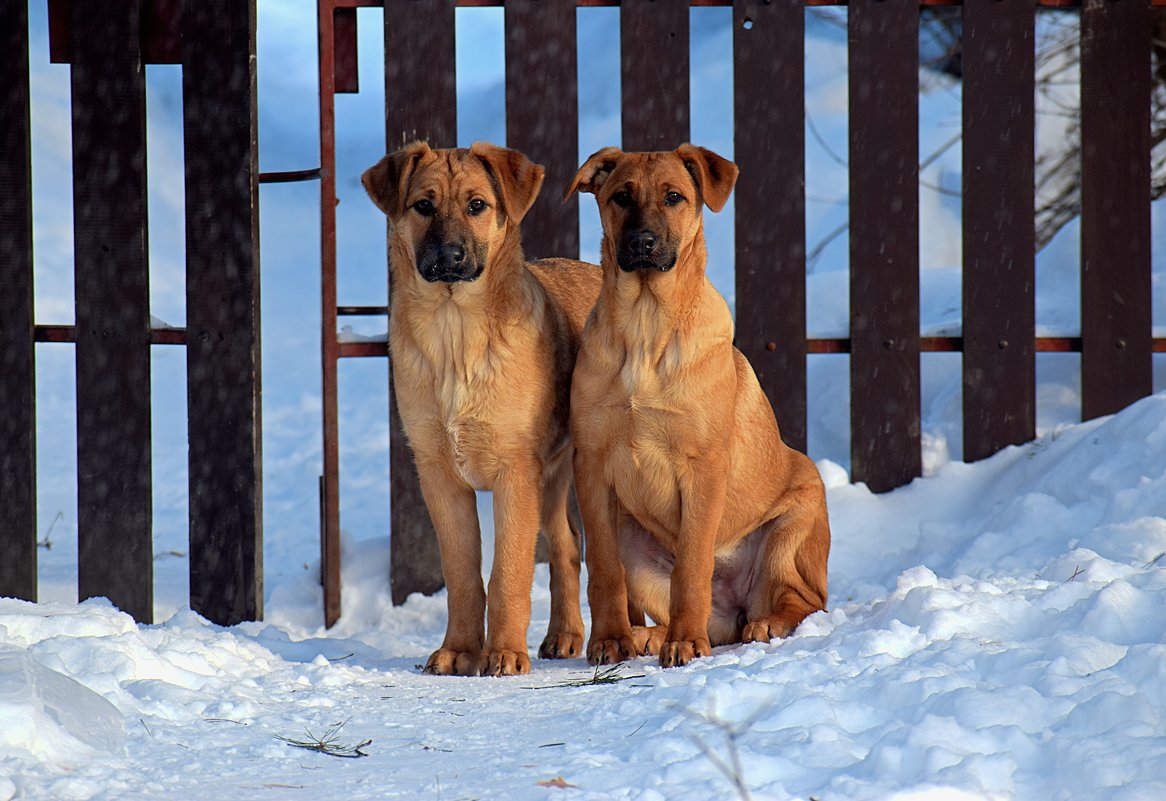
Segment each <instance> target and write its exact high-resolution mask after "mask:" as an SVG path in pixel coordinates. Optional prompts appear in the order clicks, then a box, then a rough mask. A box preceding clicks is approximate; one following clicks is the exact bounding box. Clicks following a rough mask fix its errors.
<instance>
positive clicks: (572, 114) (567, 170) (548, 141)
mask: <svg viewBox="0 0 1166 801" xmlns="http://www.w3.org/2000/svg"><path fill="white" fill-rule="evenodd" d="M505 14H506V144H507V146H508V147H513V148H516V149H518V150H521V151H523V152H524V153H526V155H527V156H529V157H530V158H531V159H532V160H534V161H536V162H538V163H539V164H542V165H543V166H544V167H546V171H547V172H546V178H545V180H544V181H543V189H542V192H541V193H540V194H539V197H538V199H537V200H536V201H535V203H534V206H533V207H532V208H531V210H530V212H529V213H528V214H527V216H526V219H525V220H524V221H523V223H522V246H523V249H524V250H525V251H526V255H527V257H528V258H530V259H541V258H545V257H548V256H562V257H566V258H571V259H575V258H578V257H579V199H578V196H577V195H572V196H571V197H570V198H569V199H568V200H567V202H566V203H563V202H562V200H561V197H562V194H563V187H565V186H566V185H567V182H568V181H570V180H571V177H572V176H573V175H574V174H575V170H576V169H577V168H578V166H579V123H578V119H579V87H578V83H577V74H576V71H577V63H576V54H575V0H511V2H509V3H507V4H506V11H505Z"/></svg>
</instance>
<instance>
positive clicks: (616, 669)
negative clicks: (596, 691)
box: [522, 665, 648, 690]
mask: <svg viewBox="0 0 1166 801" xmlns="http://www.w3.org/2000/svg"><path fill="white" fill-rule="evenodd" d="M622 671H623V665H608V666H607V667H604V666H603V665H596V666H595V672H594V673H592V674H591V675H590V676H587V677H586V678H580V679H567V680H566V681H561V682H558V683H556V684H544V685H543V686H541V687H523V688H522V689H524V690H549V689H552V688H554V687H592V686H595V685H598V684H619V683H620V682H621V681H627V680H628V679H642V678H644V674H643V673H623V672H622ZM632 686H639V687H647V686H648V685H646V684H640V685H632Z"/></svg>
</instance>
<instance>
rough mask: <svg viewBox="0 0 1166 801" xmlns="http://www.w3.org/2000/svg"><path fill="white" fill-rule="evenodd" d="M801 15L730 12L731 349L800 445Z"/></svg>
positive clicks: (796, 6) (786, 8)
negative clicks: (733, 166) (733, 172)
mask: <svg viewBox="0 0 1166 801" xmlns="http://www.w3.org/2000/svg"><path fill="white" fill-rule="evenodd" d="M804 41H805V11H804V9H803V8H802V3H801V2H800V0H779V2H774V3H770V2H764V1H763V0H749V1H748V2H743V3H737V4H735V5H734V6H733V100H734V117H735V122H734V127H733V130H734V144H733V154H734V160H735V161H736V162H737V166H738V167H739V168H740V170H741V174H740V177H739V178H738V179H737V187H736V190H735V192H736V201H735V205H734V208H735V209H736V212H735V214H736V218H735V232H736V243H737V258H736V268H735V273H736V311H737V314H736V318H737V347H739V348H740V349H741V351H742V352H743V353H744V354H745V355H746V356H747V357H748V358H749V361H750V363H751V364H752V365H753V369H754V370H755V371H756V372H757V378H758V379H759V380H760V382H761V387H762V389H764V390H765V394H766V395H767V396H768V397H769V400H770V403H772V404H773V407H774V412H775V414H776V415H777V422H778V426H779V428H780V429H781V435H782V438H783V439H784V440H785V441H786V442H787V443H788V444H790V445H791V446H792V447H794V448H797V449H799V450H805V448H806V210H805V195H806V190H805V174H806V172H805V127H804V126H805V123H804V119H803V110H804V108H805V100H804V97H805V74H804V52H805V51H804V47H805V45H804Z"/></svg>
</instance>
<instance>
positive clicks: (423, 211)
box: [413, 198, 437, 217]
mask: <svg viewBox="0 0 1166 801" xmlns="http://www.w3.org/2000/svg"><path fill="white" fill-rule="evenodd" d="M413 211H415V212H417V213H418V214H420V215H421V216H422V217H432V216H433V215H434V214H436V213H437V209H435V208H434V207H433V203H432V202H431V201H430V200H428V199H427V198H421V199H420V200H418V201H417V202H416V203H414V204H413Z"/></svg>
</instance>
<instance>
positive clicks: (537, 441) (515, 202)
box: [361, 142, 601, 676]
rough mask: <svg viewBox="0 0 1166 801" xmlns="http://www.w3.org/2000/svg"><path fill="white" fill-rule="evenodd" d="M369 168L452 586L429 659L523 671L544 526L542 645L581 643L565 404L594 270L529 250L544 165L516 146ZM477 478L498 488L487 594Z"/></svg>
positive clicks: (426, 489)
mask: <svg viewBox="0 0 1166 801" xmlns="http://www.w3.org/2000/svg"><path fill="white" fill-rule="evenodd" d="M361 180H362V181H363V183H364V187H365V189H366V190H367V192H368V194H369V197H371V198H372V200H373V202H374V203H376V205H377V206H378V207H379V208H380V209H381V211H383V212H384V213H385V214H387V215H388V218H389V222H390V229H391V230H390V234H389V260H390V265H391V266H390V275H391V278H392V281H391V293H390V294H391V306H390V317H389V345H390V356H391V359H392V369H393V391H394V392H395V393H396V398H397V406H398V408H399V409H400V415H401V422H402V423H403V425H404V429H405V434H406V435H407V437H408V439H409V445H410V446H411V448H412V450H413V456H414V460H415V463H416V465H417V472H418V474H419V476H420V479H421V491H422V494H423V496H424V498H425V504H426V506H427V507H428V509H429V514H430V517H431V518H432V519H433V525H434V528H435V529H436V531H437V541H438V546H439V548H440V551H441V569H442V573H443V575H444V577H445V583H446V586H447V587H448V589H449V602H448V603H449V623H448V627H447V629H446V634H445V640H444V642H443V643H442V646H441V648H439V649H438V650H437V651H435V652H434V653H433V654H432V655H431V656H430V657H429V661H428V663H427V664H426V666H425V670H426V672H428V673H437V674H451V673H456V674H460V675H469V676H473V675H478V674H480V673H485V674H488V675H494V676H498V675H510V674H516V673H528V672H529V671H530V658H529V657H528V656H527V652H526V629H527V626H528V625H529V623H530V589H531V582H532V579H533V575H534V561H535V542H536V538H537V536H538V532H539V527H540V525H541V527H542V530H543V531H544V532H545V533H546V537H547V542H548V550H549V556H550V563H551V621H550V627H549V629H548V631H547V636H546V639H545V640H544V641H543V643H542V646H541V647H540V648H539V655H540V656H542V657H569V656H578V655H581V654H582V651H583V621H582V617H581V615H580V611H579V561H580V557H579V551H580V545H581V543H580V535H579V534H578V532H576V531H574V530H573V529H572V528H571V526H570V523H569V520H568V516H567V496H568V491H569V488H570V483H571V467H572V449H571V439H570V430H569V424H568V408H569V401H570V382H571V371H572V369H573V367H574V364H575V352H576V350H577V349H578V343H579V336H580V333H581V331H582V329H583V324H584V322H585V321H586V318H587V313H588V312H589V311H590V309H591V306H592V304H593V303H594V301H595V297H596V295H597V293H598V291H599V285H600V282H601V281H600V275H599V268H598V267H597V266H595V265H588V264H583V263H581V262H571V261H566V260H561V259H560V260H547V261H539V262H535V263H533V264H528V263H526V261H525V260H524V258H523V254H522V247H521V244H520V241H519V223H520V222H521V221H522V218H523V216H524V215H525V214H526V212H527V211H528V210H529V209H530V206H531V204H532V203H533V202H534V199H535V196H536V195H538V191H539V188H540V187H541V186H542V181H543V168H542V167H540V166H538V165H537V164H533V163H531V161H530V160H529V159H527V158H526V156H524V155H523V154H521V153H519V152H518V151H515V150H508V149H505V148H501V147H496V146H494V145H490V144H484V143H481V142H479V143H475V144H474V145H473V147H471V148H469V149H465V148H458V149H449V150H433V149H430V147H429V146H428V145H426V144H425V143H423V142H416V143H413V144H411V145H408V146H406V147H405V148H403V149H401V150H399V151H397V152H395V153H393V154H391V155H388V156H386V157H385V158H383V159H382V160H381V161H380V162H378V163H377V164H376V165H375V166H373V167H371V168H370V169H369V170H367V171H366V172H365V173H364V175H363V176H362V179H361ZM475 490H492V491H493V493H494V527H495V549H494V564H493V568H492V570H491V573H490V584H489V593H488V595H487V593H486V592H485V591H484V589H483V587H482V573H481V560H482V552H481V534H480V531H479V528H478V516H477V506H476V503H475V496H474V491H475ZM487 612H488V617H489V634H488V636H486V634H485V626H484V624H483V618H484V616H485V615H487Z"/></svg>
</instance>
